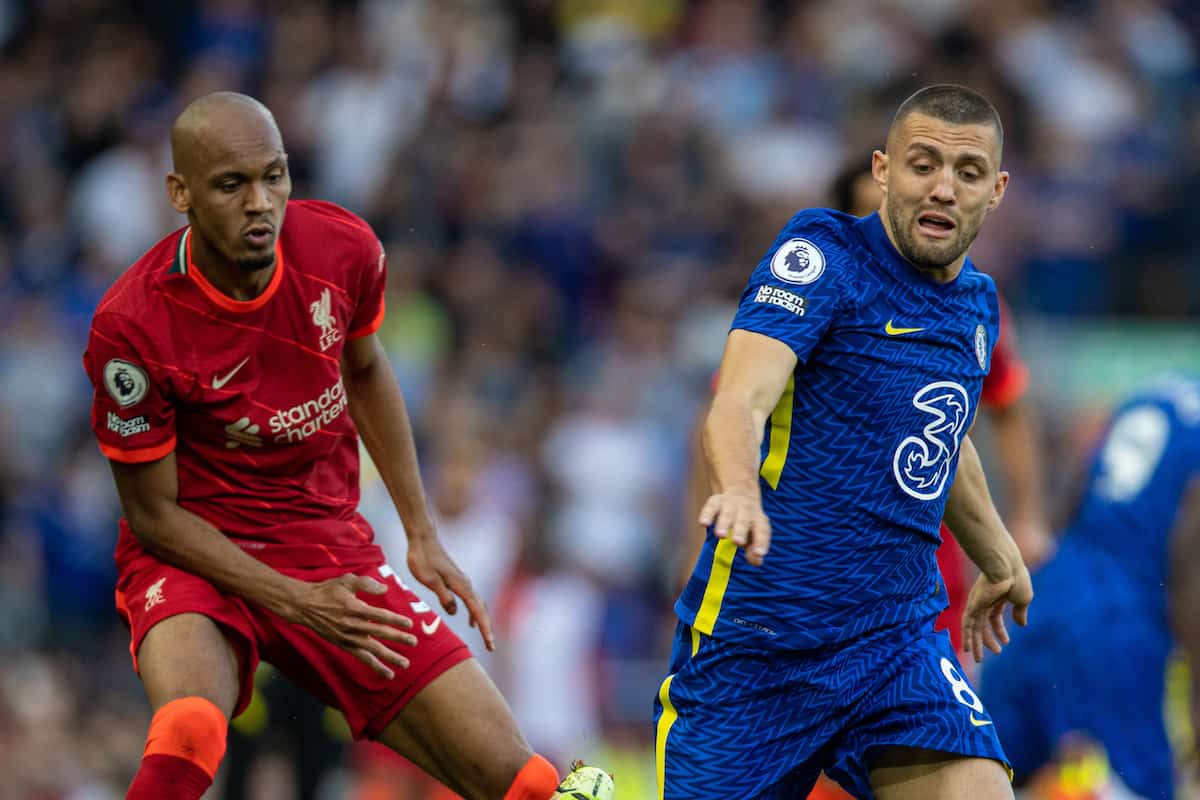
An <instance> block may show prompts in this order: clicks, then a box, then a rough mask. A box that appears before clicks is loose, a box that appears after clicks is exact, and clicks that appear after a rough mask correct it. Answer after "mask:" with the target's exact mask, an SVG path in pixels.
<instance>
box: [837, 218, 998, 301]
mask: <svg viewBox="0 0 1200 800" xmlns="http://www.w3.org/2000/svg"><path fill="white" fill-rule="evenodd" d="M854 227H855V228H857V229H858V232H859V235H860V236H862V239H863V241H864V242H865V243H866V245H867V249H868V250H870V251H871V254H872V255H874V256H875V258H876V260H878V261H879V263H881V264H882V265H883V266H884V267H886V268H887V270H888V272H891V273H892V274H893V275H895V276H896V277H897V278H899V279H900V280H902V281H904V282H905V283H911V284H912V285H914V286H919V287H921V288H923V289H932V290H934V291H938V292H947V291H950V290H952V289H954V288H955V287H956V286H958V285H959V281H960V279H961V278H962V276H963V275H964V274H965V273H967V272H968V271H972V272H973V271H974V270H975V265H974V264H972V263H971V259H970V257H969V256H968V257H967V260H966V261H965V262H963V267H962V269H961V270H959V272H958V275H957V276H956V277H955V278H954V280H952V281H950V282H949V283H938V282H937V281H935V280H932V279H931V278H930V277H929V276H927V275H926V274H925V273H923V272H921V270H919V269H917V268H916V267H914V266H913V265H912V264H910V263H909V262H908V259H906V258H905V257H904V256H902V255H900V252H899V251H898V250H896V247H895V246H894V245H893V244H892V240H891V239H889V238H888V235H887V230H885V229H884V227H883V220H882V219H880V217H879V212H878V211H876V212H875V213H874V214H870V215H868V216H866V217H863V218H862V219H860V220H858V222H856V223H854Z"/></svg>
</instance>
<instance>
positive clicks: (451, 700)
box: [379, 659, 533, 800]
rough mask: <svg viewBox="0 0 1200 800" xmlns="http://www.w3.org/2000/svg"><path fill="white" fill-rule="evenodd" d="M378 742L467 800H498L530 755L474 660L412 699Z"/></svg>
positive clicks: (506, 709) (445, 674)
mask: <svg viewBox="0 0 1200 800" xmlns="http://www.w3.org/2000/svg"><path fill="white" fill-rule="evenodd" d="M379 741H380V742H382V743H383V744H386V745H387V746H388V747H390V748H392V749H393V750H395V751H396V752H398V753H400V754H401V755H402V756H404V757H406V758H408V759H409V760H411V761H412V762H413V763H415V764H417V765H418V766H420V767H421V768H422V769H424V770H425V771H426V772H428V773H429V774H431V775H433V776H434V777H435V778H437V779H438V780H440V781H441V782H442V783H444V784H446V785H447V786H449V787H450V788H451V789H453V790H454V791H455V792H457V793H458V794H460V795H462V796H463V797H465V798H468V800H473V798H493V797H503V796H504V794H505V793H506V792H507V791H508V788H509V786H511V784H512V781H513V778H515V777H516V775H517V772H519V771H520V769H521V767H522V766H524V764H525V762H526V761H528V760H529V758H530V756H532V755H533V753H532V751H531V750H530V748H529V745H528V744H527V743H526V741H525V738H524V736H522V735H521V731H520V729H519V728H518V727H517V724H516V722H515V721H514V720H513V716H512V712H511V711H510V710H509V708H508V705H507V704H506V703H505V702H504V698H503V697H502V696H501V695H500V692H499V690H498V689H496V687H495V686H494V685H493V684H492V682H491V680H490V679H489V678H488V676H487V674H486V673H484V671H483V669H482V668H480V666H479V663H478V662H477V661H475V660H474V659H470V660H467V661H462V662H459V663H458V664H455V665H454V666H453V667H451V668H450V669H448V670H446V671H445V672H443V673H442V674H441V675H439V676H438V677H437V678H436V679H434V681H433V682H432V683H430V684H429V685H427V686H426V687H425V688H424V689H422V690H421V691H420V693H419V694H417V696H416V697H414V698H413V699H412V701H411V702H409V703H408V704H407V705H406V706H405V707H404V708H403V709H402V710H401V711H400V712H399V714H397V715H396V718H395V719H393V720H392V721H391V723H390V724H389V725H388V726H387V727H386V728H385V729H384V731H383V734H382V735H381V736H380V737H379Z"/></svg>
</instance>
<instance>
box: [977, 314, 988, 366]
mask: <svg viewBox="0 0 1200 800" xmlns="http://www.w3.org/2000/svg"><path fill="white" fill-rule="evenodd" d="M987 355H988V337H987V328H985V327H983V326H982V325H976V326H975V359H976V360H977V361H979V368H980V369H982V370H984V371H986V370H987Z"/></svg>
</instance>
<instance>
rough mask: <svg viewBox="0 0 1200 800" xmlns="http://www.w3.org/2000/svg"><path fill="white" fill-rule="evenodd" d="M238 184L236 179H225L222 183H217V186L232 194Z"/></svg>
mask: <svg viewBox="0 0 1200 800" xmlns="http://www.w3.org/2000/svg"><path fill="white" fill-rule="evenodd" d="M240 185H241V184H240V183H239V182H238V181H225V182H224V183H220V184H217V188H218V189H220V190H221V191H222V192H224V193H225V194H233V193H234V192H236V191H237V188H238V186H240Z"/></svg>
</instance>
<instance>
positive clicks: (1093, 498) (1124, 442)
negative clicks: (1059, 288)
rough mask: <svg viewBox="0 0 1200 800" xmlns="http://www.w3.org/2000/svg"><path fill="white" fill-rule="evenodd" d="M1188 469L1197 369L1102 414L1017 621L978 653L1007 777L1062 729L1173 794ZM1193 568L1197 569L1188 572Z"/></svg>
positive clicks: (1048, 753)
mask: <svg viewBox="0 0 1200 800" xmlns="http://www.w3.org/2000/svg"><path fill="white" fill-rule="evenodd" d="M1197 477H1200V379H1197V378H1196V377H1194V376H1164V377H1162V378H1159V379H1156V380H1154V381H1153V382H1151V383H1150V384H1148V385H1147V386H1145V387H1143V388H1142V389H1141V390H1139V391H1138V392H1136V393H1135V394H1134V395H1133V396H1132V397H1130V398H1129V399H1128V400H1126V401H1125V402H1124V403H1123V404H1122V405H1121V406H1120V407H1119V408H1118V409H1117V410H1116V411H1115V412H1114V414H1113V417H1112V420H1111V421H1110V423H1109V425H1108V427H1107V430H1106V431H1105V434H1104V437H1103V439H1102V440H1101V442H1100V445H1099V447H1098V448H1097V450H1096V452H1095V454H1094V457H1093V458H1092V461H1091V465H1090V468H1089V473H1088V479H1087V486H1086V488H1085V490H1084V494H1083V499H1082V502H1081V503H1080V505H1079V508H1078V510H1077V512H1076V513H1075V515H1074V517H1073V519H1072V522H1071V524H1070V526H1068V528H1067V529H1066V531H1065V532H1064V533H1063V535H1062V539H1061V542H1060V544H1059V547H1058V550H1057V552H1056V553H1055V555H1054V557H1053V558H1052V559H1051V560H1050V561H1049V562H1048V563H1047V564H1046V565H1045V566H1044V567H1042V568H1041V569H1040V570H1038V571H1037V572H1036V573H1035V574H1034V576H1033V586H1034V593H1035V594H1036V595H1037V601H1036V603H1035V609H1036V610H1035V611H1034V612H1033V613H1032V614H1030V617H1029V626H1028V627H1027V628H1024V629H1017V630H1015V631H1013V632H1012V642H1011V644H1010V645H1009V646H1008V648H1007V649H1006V650H1005V653H1004V657H1003V658H999V659H991V660H988V661H987V662H985V664H984V670H983V674H982V677H981V679H980V688H981V690H982V694H983V697H984V698H985V699H986V700H987V702H988V708H989V710H990V711H991V712H992V714H993V715H994V719H995V721H996V725H997V726H998V727H999V728H1000V735H1001V737H1002V739H1003V740H1004V742H1005V744H1006V745H1007V747H1008V752H1009V754H1010V755H1011V757H1012V765H1013V768H1014V770H1015V771H1016V773H1017V776H1018V778H1023V777H1027V776H1029V775H1030V774H1032V773H1033V772H1034V771H1035V770H1037V769H1038V768H1040V767H1042V766H1044V765H1045V764H1046V763H1048V762H1049V761H1050V760H1051V759H1052V758H1053V756H1054V752H1055V749H1056V747H1057V745H1058V741H1059V739H1060V738H1061V737H1062V736H1063V735H1064V734H1066V733H1068V732H1072V731H1078V732H1081V733H1083V734H1085V735H1087V736H1089V737H1090V738H1092V739H1095V740H1097V741H1099V742H1100V743H1101V744H1102V745H1103V746H1104V747H1105V749H1106V751H1107V754H1108V759H1109V763H1110V764H1111V766H1112V768H1113V771H1114V772H1116V773H1117V774H1118V775H1119V776H1120V778H1121V780H1122V781H1123V782H1124V783H1125V785H1126V786H1127V787H1128V788H1129V789H1131V790H1132V791H1133V792H1135V793H1136V794H1137V795H1138V796H1139V797H1145V798H1149V800H1171V798H1173V797H1174V796H1175V794H1174V791H1175V790H1174V765H1173V763H1172V755H1171V747H1170V744H1169V742H1168V738H1167V733H1166V730H1165V727H1164V722H1163V699H1164V694H1165V685H1164V684H1165V674H1166V667H1167V661H1168V658H1169V656H1170V654H1171V651H1172V649H1173V647H1174V642H1173V639H1172V636H1171V632H1170V629H1169V626H1168V621H1167V619H1168V618H1167V592H1166V586H1167V585H1168V581H1169V577H1170V576H1169V574H1168V563H1169V559H1168V553H1169V547H1170V536H1171V533H1172V530H1173V527H1174V523H1175V519H1176V516H1177V514H1178V512H1179V509H1180V505H1181V501H1182V499H1183V497H1184V493H1185V491H1186V490H1187V487H1188V484H1189V483H1190V482H1191V481H1193V480H1195V479H1196V478H1197ZM1193 580H1195V578H1193Z"/></svg>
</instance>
